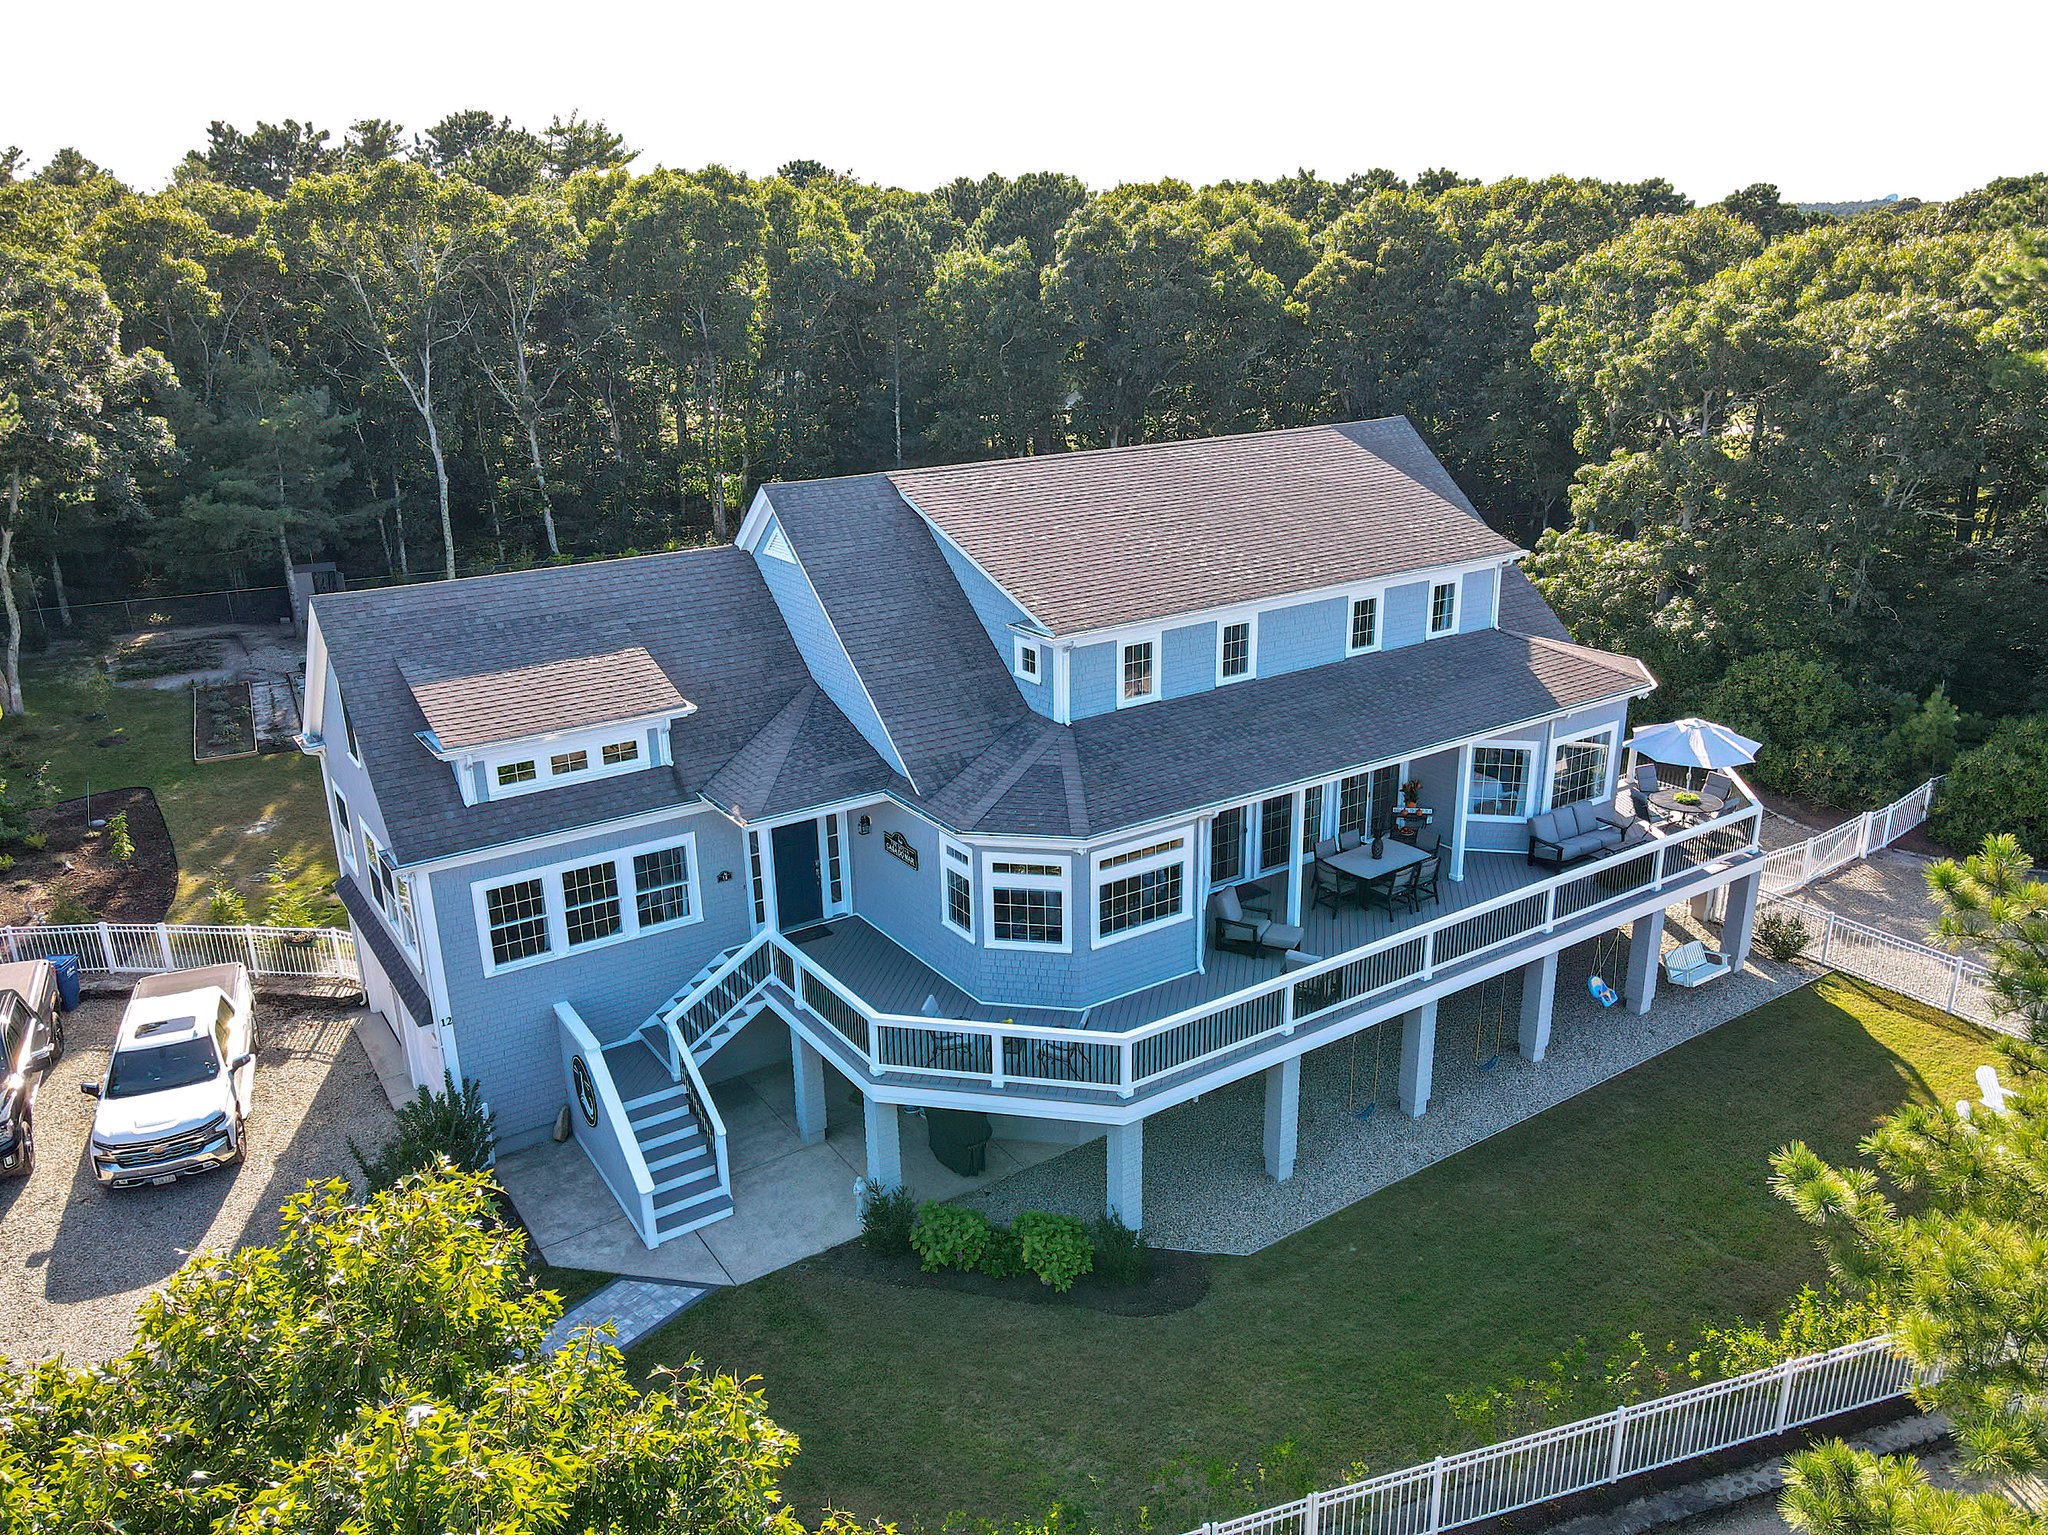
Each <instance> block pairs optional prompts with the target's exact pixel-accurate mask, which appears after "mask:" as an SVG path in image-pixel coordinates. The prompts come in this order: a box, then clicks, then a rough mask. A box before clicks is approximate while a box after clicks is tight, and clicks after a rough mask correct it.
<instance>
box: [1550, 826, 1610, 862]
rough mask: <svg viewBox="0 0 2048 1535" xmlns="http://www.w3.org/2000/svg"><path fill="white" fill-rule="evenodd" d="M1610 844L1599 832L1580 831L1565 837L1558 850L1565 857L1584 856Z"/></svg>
mask: <svg viewBox="0 0 2048 1535" xmlns="http://www.w3.org/2000/svg"><path fill="white" fill-rule="evenodd" d="M1611 846H1613V844H1612V843H1611V842H1609V841H1608V840H1607V838H1606V837H1605V836H1603V835H1602V834H1601V833H1599V832H1595V831H1589V832H1581V833H1580V834H1579V835H1578V836H1576V837H1567V838H1565V839H1564V844H1563V846H1562V847H1561V848H1560V849H1559V851H1560V852H1562V853H1563V854H1564V856H1565V857H1567V858H1584V857H1585V856H1586V855H1587V854H1588V853H1597V852H1599V851H1600V850H1601V849H1602V848H1606V847H1611Z"/></svg>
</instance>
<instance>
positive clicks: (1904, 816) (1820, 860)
mask: <svg viewBox="0 0 2048 1535" xmlns="http://www.w3.org/2000/svg"><path fill="white" fill-rule="evenodd" d="M1940 787H1941V780H1940V779H1939V778H1930V779H1928V780H1927V782H1925V783H1924V784H1922V785H1920V787H1919V788H1917V789H1915V790H1913V792H1912V793H1910V794H1905V795H1901V796H1900V797H1899V798H1898V799H1895V800H1893V801H1892V802H1891V803H1890V804H1889V805H1886V806H1885V807H1884V808H1883V809H1882V810H1866V811H1864V812H1863V814H1861V815H1860V816H1858V817H1856V819H1855V820H1853V821H1844V822H1843V823H1842V824H1841V825H1840V826H1836V827H1833V828H1831V829H1830V830H1828V831H1824V832H1821V833H1819V834H1818V835H1816V836H1812V837H1808V838H1807V839H1806V840H1805V841H1804V842H1801V843H1799V844H1798V845H1797V846H1795V847H1781V848H1779V849H1778V850H1777V851H1776V852H1774V853H1768V854H1766V855H1765V857H1764V877H1763V891H1764V894H1765V895H1785V894H1788V893H1789V892H1791V891H1794V890H1800V889H1803V888H1805V887H1806V886H1807V885H1810V884H1812V883H1813V882H1814V881H1815V880H1817V879H1819V878H1820V877H1821V876H1822V875H1824V874H1832V873H1834V872H1835V870H1837V869H1839V868H1841V867H1843V866H1844V865H1845V864H1852V863H1854V862H1855V861H1856V860H1857V859H1859V858H1868V857H1869V856H1870V855H1871V854H1872V853H1875V852H1879V851H1881V850H1883V849H1885V848H1888V847H1890V846H1891V845H1892V844H1893V843H1894V842H1896V841H1898V840H1899V838H1901V837H1903V836H1904V835H1905V834H1906V833H1907V832H1909V831H1911V830H1912V829H1913V828H1914V827H1916V826H1918V825H1919V824H1920V823H1921V822H1922V821H1924V820H1926V819H1927V811H1928V807H1929V806H1931V805H1932V804H1933V803H1934V795H1935V791H1936V790H1937V789H1939V788H1940Z"/></svg>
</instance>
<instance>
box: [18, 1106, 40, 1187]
mask: <svg viewBox="0 0 2048 1535" xmlns="http://www.w3.org/2000/svg"><path fill="white" fill-rule="evenodd" d="M35 1170H36V1120H35V1116H34V1115H33V1114H24V1115H23V1116H22V1120H21V1176H22V1177H24V1178H26V1177H27V1176H28V1175H29V1174H30V1173H32V1172H34V1171H35Z"/></svg>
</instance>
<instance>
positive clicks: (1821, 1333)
mask: <svg viewBox="0 0 2048 1535" xmlns="http://www.w3.org/2000/svg"><path fill="white" fill-rule="evenodd" d="M1891 1330H1892V1317H1891V1315H1890V1313H1888V1312H1887V1311H1886V1310H1885V1308H1884V1305H1883V1303H1882V1302H1880V1301H1879V1300H1878V1299H1877V1296H1876V1295H1875V1293H1874V1292H1872V1291H1869V1290H1865V1291H1862V1292H1860V1293H1859V1292H1856V1291H1854V1290H1850V1291H1844V1290H1843V1289H1842V1287H1841V1284H1840V1282H1839V1281H1837V1280H1833V1279H1830V1280H1829V1281H1828V1282H1827V1288H1826V1289H1825V1290H1816V1289H1814V1287H1813V1286H1812V1285H1801V1286H1800V1287H1799V1293H1798V1294H1797V1295H1796V1296H1794V1297H1793V1298H1792V1301H1791V1303H1790V1304H1789V1305H1788V1306H1786V1308H1785V1310H1784V1312H1783V1313H1782V1314H1781V1315H1780V1316H1779V1318H1778V1328H1777V1331H1776V1332H1766V1331H1765V1330H1764V1329H1763V1328H1761V1327H1759V1326H1757V1325H1755V1324H1754V1323H1750V1322H1744V1323H1740V1324H1738V1325H1737V1326H1734V1327H1703V1328H1701V1329H1700V1344H1701V1347H1700V1350H1699V1352H1698V1353H1696V1354H1694V1355H1693V1363H1694V1364H1695V1366H1697V1367H1698V1368H1697V1369H1696V1370H1695V1373H1696V1374H1700V1375H1703V1376H1706V1377H1707V1378H1710V1379H1719V1380H1726V1379H1728V1377H1730V1376H1731V1375H1746V1374H1747V1373H1748V1372H1749V1371H1751V1370H1764V1369H1768V1368H1770V1366H1772V1365H1774V1364H1783V1363H1784V1362H1785V1361H1786V1360H1788V1359H1798V1358H1800V1357H1802V1356H1804V1355H1807V1354H1824V1353H1826V1352H1827V1351H1828V1350H1829V1349H1831V1348H1840V1347H1841V1346H1842V1345H1843V1344H1845V1343H1860V1342H1861V1341H1862V1340H1863V1339H1865V1338H1874V1337H1876V1336H1877V1335H1878V1334H1879V1333H1885V1332H1890V1331H1891Z"/></svg>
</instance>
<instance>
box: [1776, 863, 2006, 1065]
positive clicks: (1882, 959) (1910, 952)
mask: <svg viewBox="0 0 2048 1535" xmlns="http://www.w3.org/2000/svg"><path fill="white" fill-rule="evenodd" d="M1764 900H1765V903H1766V904H1767V905H1769V906H1770V907H1772V908H1773V909H1775V910H1777V911H1780V912H1783V913H1784V914H1785V915H1786V916H1788V917H1796V918H1797V919H1798V920H1799V921H1800V922H1801V923H1802V924H1804V926H1805V928H1806V930H1807V931H1808V932H1809V933H1811V934H1813V944H1812V946H1811V947H1810V948H1808V949H1807V951H1806V952H1807V954H1808V956H1810V957H1811V958H1813V959H1817V960H1819V961H1820V962H1821V963H1822V964H1824V965H1829V966H1832V967H1833V968H1834V969H1836V970H1839V971H1841V972H1842V973H1843V974H1845V975H1853V976H1855V977H1857V978H1858V979H1859V980H1865V981H1875V982H1876V983H1877V984H1878V985H1880V986H1888V987H1890V988H1891V989H1892V990H1893V991H1897V992H1903V993H1905V995H1907V996H1909V997H1916V998H1918V999H1919V1000H1920V1001H1922V1002H1929V1003H1932V1004H1933V1005H1934V1006H1936V1007H1938V1008H1940V1009H1941V1010H1942V1011H1943V1012H1947V1013H1953V1014H1955V1015H1956V1017H1958V1018H1967V1019H1968V1020H1969V1021H1970V1022H1972V1023H1979V1024H1982V1025H1984V1027H1986V1028H1989V1029H1998V1030H2001V1031H2002V1032H2005V1033H2014V1032H2016V1030H2015V1029H2014V1028H2013V1026H2012V1024H2010V1023H2009V1022H2007V1021H2005V1020H2003V1019H2001V1018H1999V1017H1998V1016H1997V1015H1996V1014H1995V1013H1994V1012H1993V1011H1992V1009H1991V989H1990V981H1991V972H1990V971H1989V970H1987V969H1986V968H1985V967H1984V966H1983V965H1981V964H1980V963H1978V962H1977V961H1976V960H1974V959H1968V958H1965V957H1964V956H1963V955H1961V954H1952V953H1950V952H1949V951H1948V950H1946V949H1937V948H1934V947H1933V946H1931V945H1929V944H1924V943H1915V942H1913V940H1912V939H1910V938H1899V937H1896V936H1895V935H1893V934H1891V933H1887V932H1882V931H1880V930H1879V929H1877V928H1874V927H1866V926H1865V925H1864V924H1863V923H1861V922H1851V921H1850V920H1849V919H1848V918H1847V917H1839V916H1836V915H1835V914H1834V913H1833V912H1831V911H1823V910H1822V909H1821V908H1820V907H1818V906H1809V905H1808V904H1807V903H1806V902H1804V901H1795V900H1791V899H1788V898H1787V897H1784V896H1765V897H1764Z"/></svg>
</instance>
